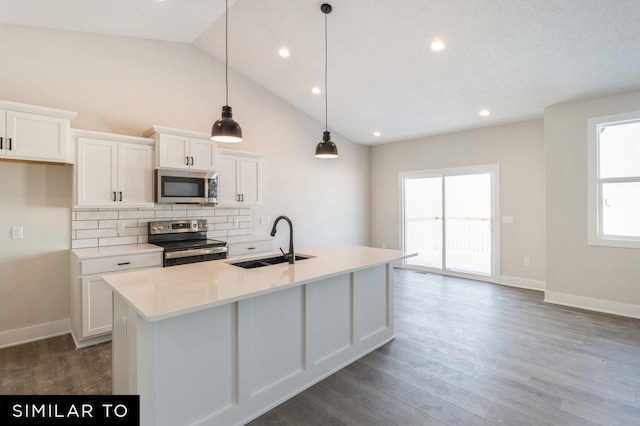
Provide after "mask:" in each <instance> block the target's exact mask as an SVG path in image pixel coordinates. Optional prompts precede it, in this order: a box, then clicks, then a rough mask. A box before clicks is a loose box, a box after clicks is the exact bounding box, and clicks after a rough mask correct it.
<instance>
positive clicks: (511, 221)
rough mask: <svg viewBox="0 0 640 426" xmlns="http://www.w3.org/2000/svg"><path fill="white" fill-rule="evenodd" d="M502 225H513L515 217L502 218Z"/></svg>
mask: <svg viewBox="0 0 640 426" xmlns="http://www.w3.org/2000/svg"><path fill="white" fill-rule="evenodd" d="M502 223H513V216H502Z"/></svg>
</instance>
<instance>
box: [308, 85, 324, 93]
mask: <svg viewBox="0 0 640 426" xmlns="http://www.w3.org/2000/svg"><path fill="white" fill-rule="evenodd" d="M311 92H312V93H313V94H315V95H319V94H320V93H322V90H320V88H319V87H318V86H316V87H314V88H313V89H311Z"/></svg>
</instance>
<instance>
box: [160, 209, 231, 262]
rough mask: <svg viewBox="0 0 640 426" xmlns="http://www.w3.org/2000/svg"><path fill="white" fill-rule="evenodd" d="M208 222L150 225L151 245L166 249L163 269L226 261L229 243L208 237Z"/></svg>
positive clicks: (196, 221) (187, 221)
mask: <svg viewBox="0 0 640 426" xmlns="http://www.w3.org/2000/svg"><path fill="white" fill-rule="evenodd" d="M207 228H208V224H207V220H206V219H193V220H170V221H162V222H149V244H155V245H158V246H162V247H163V248H164V258H163V263H162V265H163V266H174V265H184V264H187V263H195V262H205V261H208V260H217V259H226V258H227V243H226V242H224V241H218V240H212V239H209V238H207Z"/></svg>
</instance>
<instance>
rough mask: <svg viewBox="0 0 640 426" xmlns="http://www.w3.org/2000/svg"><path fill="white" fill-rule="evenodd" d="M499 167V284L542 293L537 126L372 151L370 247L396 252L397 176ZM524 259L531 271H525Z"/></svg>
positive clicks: (523, 125) (541, 178)
mask: <svg viewBox="0 0 640 426" xmlns="http://www.w3.org/2000/svg"><path fill="white" fill-rule="evenodd" d="M483 164H499V166H500V210H501V213H500V214H501V215H507V216H513V217H514V223H513V224H501V259H500V262H501V271H500V272H499V273H498V275H502V277H501V280H504V281H505V282H508V283H510V284H514V285H522V286H526V287H536V288H544V281H545V273H546V272H545V270H546V256H545V236H544V230H545V213H544V209H545V207H544V206H545V200H544V162H543V122H542V120H530V121H524V122H520V123H514V124H508V125H502V126H495V127H487V128H483V129H478V130H470V131H465V132H459V133H451V134H447V135H442V136H434V137H430V138H424V139H417V140H412V141H407V142H398V143H393V144H388V145H381V146H376V147H374V148H373V149H372V151H371V243H372V245H374V246H377V247H380V245H381V244H382V243H385V244H386V246H387V247H389V248H400V247H399V244H400V193H399V191H400V184H399V173H400V172H406V171H419V170H430V169H442V168H450V167H464V166H475V165H483ZM525 257H528V258H529V259H530V260H531V266H529V267H525V266H524V265H523V260H524V258H525Z"/></svg>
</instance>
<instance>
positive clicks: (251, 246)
mask: <svg viewBox="0 0 640 426" xmlns="http://www.w3.org/2000/svg"><path fill="white" fill-rule="evenodd" d="M227 249H228V254H229V257H232V256H240V255H245V254H253V253H260V252H266V251H272V250H273V238H271V239H269V240H264V241H247V242H237V243H236V242H231V241H227Z"/></svg>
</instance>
